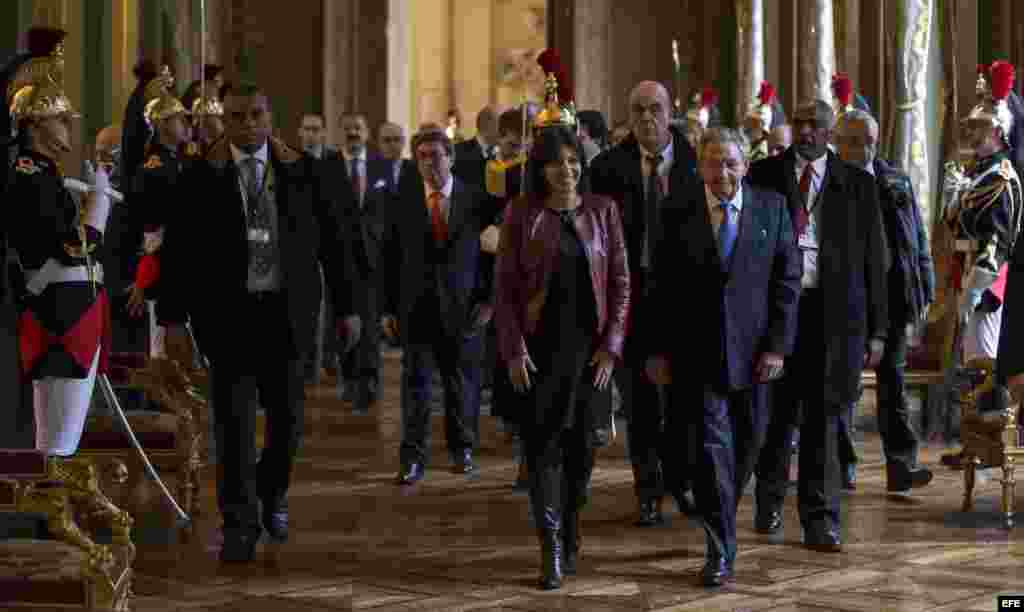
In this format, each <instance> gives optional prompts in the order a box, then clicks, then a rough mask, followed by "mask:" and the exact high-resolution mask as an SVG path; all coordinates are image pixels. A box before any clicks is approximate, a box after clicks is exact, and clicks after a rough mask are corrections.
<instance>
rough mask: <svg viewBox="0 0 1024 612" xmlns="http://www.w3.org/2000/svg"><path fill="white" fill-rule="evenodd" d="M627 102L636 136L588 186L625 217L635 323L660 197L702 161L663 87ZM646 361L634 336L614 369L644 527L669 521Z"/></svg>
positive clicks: (643, 88)
mask: <svg viewBox="0 0 1024 612" xmlns="http://www.w3.org/2000/svg"><path fill="white" fill-rule="evenodd" d="M629 100H630V117H631V125H632V133H631V134H630V136H629V137H627V138H626V140H625V141H624V142H623V143H622V144H620V145H618V146H616V147H613V148H612V149H609V150H608V151H605V152H604V153H601V154H600V155H598V156H597V157H596V158H595V159H594V162H593V164H592V165H591V167H590V184H591V189H592V190H593V192H594V193H597V194H601V195H607V196H610V197H611V198H612V199H614V200H615V201H616V202H617V203H618V205H619V211H620V212H621V214H622V216H623V226H624V228H625V232H626V248H627V250H628V252H629V266H630V270H629V275H630V278H631V279H632V284H631V297H630V304H631V310H630V321H631V322H632V323H631V327H632V326H634V325H635V324H636V322H638V321H643V320H645V318H646V317H648V316H649V315H648V314H647V304H648V303H649V299H648V297H647V292H648V281H647V277H648V276H649V275H650V270H651V264H652V261H653V257H652V254H653V251H654V243H655V240H656V238H657V235H658V231H659V228H660V221H659V211H660V209H661V202H662V200H664V199H665V198H666V197H669V196H670V195H672V194H674V193H683V192H685V190H686V188H687V187H688V186H689V185H691V184H692V183H693V182H695V181H696V180H697V158H696V153H695V152H694V150H693V148H692V147H691V146H690V145H689V143H687V141H686V135H685V134H683V132H682V131H680V130H679V129H677V128H675V127H672V126H670V125H669V115H670V113H671V109H672V106H671V102H670V101H669V95H668V91H667V90H666V89H665V87H664V86H662V85H661V84H660V83H656V82H654V81H644V82H642V83H640V84H639V85H637V86H636V87H635V88H634V89H633V91H632V93H631V94H630V97H629ZM646 359H647V354H646V352H645V349H644V346H643V342H642V341H641V340H640V339H639V337H638V336H637V335H635V334H631V335H630V336H629V337H628V338H627V339H626V350H625V359H624V363H622V364H621V367H619V368H616V370H615V374H616V382H617V384H618V387H619V390H620V391H621V393H622V396H623V404H624V406H625V409H626V410H627V411H628V413H629V429H628V436H629V454H630V460H631V461H632V463H633V478H634V483H635V490H636V496H637V502H638V505H639V518H638V520H637V523H636V524H637V525H639V526H644V527H648V526H652V525H657V524H659V523H661V522H662V521H663V518H662V514H661V501H662V498H663V497H664V495H665V493H666V491H665V488H664V483H663V482H662V468H661V449H662V445H663V442H662V433H661V432H662V419H663V416H664V415H663V410H662V400H661V394H660V392H659V390H658V388H657V387H656V386H655V385H653V384H651V382H650V380H648V378H647V376H646V375H645V374H644V362H645V360H646ZM672 443H673V444H680V442H679V441H673V442H672ZM684 444H685V442H684ZM668 493H670V494H673V495H675V496H676V498H677V500H679V501H680V505H681V506H682V507H684V508H687V507H688V505H689V504H688V503H686V502H684V501H683V500H687V499H689V498H688V496H686V495H684V493H683V492H682V491H668Z"/></svg>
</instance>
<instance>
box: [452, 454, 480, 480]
mask: <svg viewBox="0 0 1024 612" xmlns="http://www.w3.org/2000/svg"><path fill="white" fill-rule="evenodd" d="M452 472H454V473H456V474H465V475H466V476H468V475H470V474H473V473H474V472H476V464H474V463H473V450H472V449H469V448H466V449H463V450H462V451H461V452H458V453H456V454H455V456H454V457H453V458H452Z"/></svg>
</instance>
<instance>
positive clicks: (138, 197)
mask: <svg viewBox="0 0 1024 612" xmlns="http://www.w3.org/2000/svg"><path fill="white" fill-rule="evenodd" d="M173 85H174V78H173V77H172V76H171V72H170V68H169V67H167V66H164V67H163V68H162V69H161V71H160V74H158V75H157V76H155V77H154V78H153V79H152V80H151V81H150V82H149V83H148V84H147V85H146V87H145V90H144V94H145V97H146V98H147V99H148V100H147V102H146V106H145V108H144V110H143V115H144V117H145V120H146V123H147V124H148V125H151V126H152V129H153V135H152V138H151V140H150V142H149V144H148V146H147V147H146V148H147V154H146V156H145V159H146V161H145V162H144V163H143V164H142V168H141V169H137V170H136V172H135V173H134V174H133V176H134V185H133V187H132V190H133V204H134V208H135V209H136V211H137V213H136V214H137V215H138V220H139V222H140V223H141V225H142V230H143V241H142V245H141V246H142V252H143V256H142V258H141V259H140V260H139V264H138V268H137V269H136V272H135V282H134V283H133V284H132V287H131V294H130V297H129V300H128V308H129V311H130V312H131V313H132V315H133V316H141V315H142V313H143V309H144V308H146V309H148V312H149V320H150V336H149V338H150V356H151V357H162V356H164V347H163V337H164V330H163V328H161V327H159V326H158V325H157V324H156V312H155V308H156V306H155V300H156V297H157V295H158V283H157V281H158V280H159V277H160V256H159V252H160V247H161V245H162V244H163V233H164V224H165V223H166V215H167V213H168V211H170V210H171V209H172V207H173V206H174V205H175V200H174V198H175V197H176V192H175V185H176V183H177V181H178V176H179V174H180V173H181V169H182V163H183V154H184V149H185V145H186V144H188V141H189V132H190V129H189V123H188V114H187V111H186V109H185V106H184V105H183V104H182V103H181V101H179V100H178V99H177V98H175V97H174V96H172V95H171V93H170V91H171V88H172V87H173Z"/></svg>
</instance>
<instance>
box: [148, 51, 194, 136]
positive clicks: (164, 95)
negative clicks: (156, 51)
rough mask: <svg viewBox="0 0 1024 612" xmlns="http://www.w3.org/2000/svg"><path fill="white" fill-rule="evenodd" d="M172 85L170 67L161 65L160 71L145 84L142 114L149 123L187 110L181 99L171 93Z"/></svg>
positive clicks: (172, 78) (186, 112)
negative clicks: (144, 104)
mask: <svg viewBox="0 0 1024 612" xmlns="http://www.w3.org/2000/svg"><path fill="white" fill-rule="evenodd" d="M172 87H174V77H173V76H172V75H171V67H170V66H166V65H165V66H163V67H162V68H161V69H160V73H159V74H157V76H156V77H155V78H154V79H153V80H151V81H150V82H149V83H147V84H146V91H145V97H146V100H147V102H146V108H145V110H144V111H143V115H144V116H145V117H146V121H148V122H149V123H150V124H152V123H155V122H158V121H163V120H165V119H169V118H171V117H173V116H174V115H177V114H180V113H185V114H188V110H186V109H185V106H184V105H183V104H182V103H181V100H179V99H177V98H175V97H174V96H173V95H172V94H171V88H172Z"/></svg>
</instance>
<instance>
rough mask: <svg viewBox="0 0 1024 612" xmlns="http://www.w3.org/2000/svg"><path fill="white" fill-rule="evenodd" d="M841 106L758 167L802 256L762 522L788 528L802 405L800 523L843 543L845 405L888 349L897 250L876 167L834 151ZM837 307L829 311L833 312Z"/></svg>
mask: <svg viewBox="0 0 1024 612" xmlns="http://www.w3.org/2000/svg"><path fill="white" fill-rule="evenodd" d="M832 122H833V113H832V108H831V106H829V105H828V104H827V103H825V102H823V101H820V100H816V101H814V102H810V103H806V104H804V105H802V106H801V107H800V108H798V109H797V111H796V113H795V114H794V117H793V131H794V133H795V134H796V141H795V142H794V143H793V146H792V147H791V148H790V149H789V150H788V151H787V152H786V153H784V154H783V155H780V156H776V157H769V158H768V159H764V160H761V161H759V162H757V163H755V164H753V165H752V166H751V169H750V175H749V177H750V182H751V184H753V185H755V186H757V187H762V188H764V189H771V190H773V191H777V192H779V193H782V194H784V195H785V196H786V199H787V203H788V206H789V212H790V214H791V215H792V218H793V226H794V230H795V233H796V236H797V245H798V247H799V249H800V253H801V255H802V257H803V276H802V278H801V279H800V284H801V287H802V293H801V297H800V312H799V316H798V324H797V337H796V346H795V349H794V352H793V356H792V357H791V358H790V359H789V360H788V361H787V364H786V371H787V374H786V376H785V377H784V378H783V379H782V380H781V381H779V384H778V385H777V386H776V394H775V398H774V401H773V406H772V420H771V424H770V425H769V429H768V434H767V436H766V439H765V444H764V448H763V449H762V451H761V456H760V458H759V460H758V466H757V514H756V518H755V526H756V528H757V530H758V531H760V532H762V533H769V534H772V533H777V532H779V531H780V530H781V529H782V501H783V499H784V498H785V494H786V482H787V474H788V473H789V460H790V454H791V453H790V452H789V448H788V445H787V444H786V441H787V438H788V433H789V429H790V428H791V427H792V425H793V423H794V421H795V412H796V410H797V407H798V406H799V405H802V406H803V424H802V425H801V434H800V470H799V472H800V480H799V483H798V488H799V497H798V506H799V509H800V522H801V523H802V525H803V527H804V544H805V545H806V546H808V547H810V548H812V549H815V550H823V551H831V552H838V551H839V550H840V549H841V542H842V540H841V537H840V522H839V498H838V490H839V465H838V451H837V441H838V437H839V433H838V427H839V414H840V412H841V411H842V409H843V407H844V406H846V405H847V404H848V403H850V402H852V401H854V400H855V399H856V397H857V394H858V390H859V388H860V376H861V372H862V370H863V369H864V368H865V367H869V368H874V367H876V366H877V365H878V362H879V360H880V359H881V357H882V350H883V348H884V346H885V337H886V333H887V331H888V328H889V320H888V297H889V296H888V293H887V284H886V272H887V270H888V254H887V247H886V241H885V231H884V229H883V227H882V216H881V213H880V211H879V205H878V193H877V189H876V188H875V184H874V181H873V180H872V178H871V176H870V175H869V174H867V173H866V172H864V171H863V170H860V169H858V168H856V167H854V166H851V165H850V164H847V163H845V162H843V161H841V160H840V159H839V158H838V157H836V156H835V155H834V154H832V153H830V152H829V151H828V138H829V134H830V131H831V128H832ZM826 313H828V317H826V316H825V315H826Z"/></svg>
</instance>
